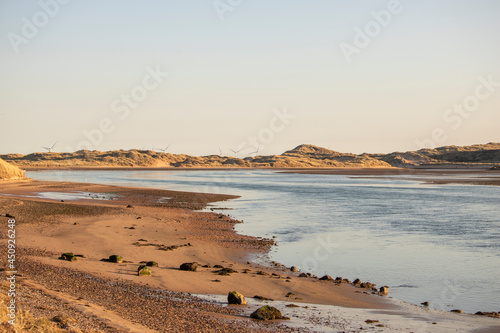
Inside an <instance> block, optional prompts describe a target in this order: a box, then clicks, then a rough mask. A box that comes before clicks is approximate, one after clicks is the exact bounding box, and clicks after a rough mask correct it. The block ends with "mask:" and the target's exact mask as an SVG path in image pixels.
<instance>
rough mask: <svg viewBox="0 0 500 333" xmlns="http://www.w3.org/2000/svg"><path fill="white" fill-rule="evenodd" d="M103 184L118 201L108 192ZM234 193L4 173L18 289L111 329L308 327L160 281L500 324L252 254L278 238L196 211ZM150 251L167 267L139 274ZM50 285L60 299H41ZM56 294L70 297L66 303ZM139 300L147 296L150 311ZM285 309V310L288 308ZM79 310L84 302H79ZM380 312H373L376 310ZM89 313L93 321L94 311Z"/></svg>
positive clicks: (4, 209)
mask: <svg viewBox="0 0 500 333" xmlns="http://www.w3.org/2000/svg"><path fill="white" fill-rule="evenodd" d="M134 170H136V169H135V168H134ZM74 191H81V192H84V193H89V199H86V200H64V201H61V200H51V199H43V198H39V197H36V194H37V193H40V192H49V193H50V192H74ZM102 194H107V195H111V197H112V198H113V199H112V200H105V196H103V195H102ZM232 198H236V196H231V195H214V194H203V193H189V192H176V191H166V190H155V189H142V188H129V187H118V186H106V185H96V184H86V183H85V184H80V183H68V182H41V181H31V180H24V181H17V182H15V181H11V182H3V183H2V189H1V190H0V215H2V216H5V214H7V213H8V214H10V215H12V216H15V218H16V221H17V228H18V230H17V233H18V234H19V236H18V242H19V245H18V247H19V251H20V255H21V257H20V259H19V260H20V266H19V273H20V274H22V281H21V282H20V283H21V286H22V288H21V290H22V291H21V292H20V298H19V299H20V302H21V304H22V306H23V309H25V310H30V311H31V312H32V313H33V314H35V315H41V316H48V315H49V314H52V313H53V312H61V311H62V312H64V311H70V312H71V313H72V314H73V316H75V317H78V316H80V317H82V322H85V323H86V324H85V325H87V326H88V327H94V328H102V326H103V325H104V326H105V327H106V325H107V327H108V328H109V330H108V328H106V331H110V332H113V330H115V329H116V328H122V329H123V328H126V329H129V330H130V331H132V332H135V331H137V332H139V331H144V332H148V331H163V330H168V329H169V328H170V329H175V328H176V327H183V328H185V330H186V331H203V330H206V331H216V330H219V331H224V332H225V331H236V332H238V331H241V332H243V331H245V332H246V331H255V332H259V331H269V330H271V331H276V332H288V331H301V328H300V327H301V326H300V325H298V327H299V328H294V329H292V328H287V327H284V326H283V327H282V326H279V325H281V324H286V322H278V323H273V324H271V326H269V325H270V324H262V323H258V322H254V321H250V320H249V319H248V311H249V310H250V309H252V308H255V306H256V305H255V302H257V303H259V302H263V301H252V304H253V305H249V306H248V307H243V308H242V307H235V308H232V307H229V308H220V307H214V306H213V305H207V304H206V303H204V302H201V301H200V300H197V299H196V298H192V297H190V296H188V295H185V294H182V295H185V296H182V295H180V294H172V295H171V296H162V297H164V299H163V300H162V299H158V298H157V297H158V296H154V295H156V293H157V292H158V290H167V291H168V292H174V293H175V292H189V293H192V294H210V295H211V294H215V295H227V293H228V292H229V291H232V290H237V291H238V292H240V293H242V294H243V295H245V296H246V297H248V298H251V297H253V296H257V295H258V296H260V297H262V298H264V299H272V300H275V301H283V302H293V303H295V304H296V305H297V306H299V308H300V307H305V308H303V311H306V310H307V311H312V312H311V313H312V315H311V316H313V317H314V316H317V315H319V314H315V312H314V311H315V310H314V307H312V308H311V305H314V304H323V305H325V306H326V305H328V306H331V305H333V306H341V307H342V311H343V313H344V316H345V317H344V319H343V320H344V322H345V324H343V325H344V326H341V327H348V326H346V325H348V324H349V325H352V327H356V329H357V328H359V327H360V325H364V326H366V327H368V326H369V325H367V324H366V323H364V321H365V319H367V318H364V317H361V318H358V317H359V316H360V314H362V316H370V317H374V318H375V317H377V316H379V317H380V320H381V321H384V323H385V326H387V327H391V325H392V327H399V326H398V325H403V326H402V327H406V326H405V325H408V324H407V323H406V321H407V320H406V319H404V317H400V315H401V314H402V313H407V315H410V314H411V315H412V316H415V318H418V319H415V323H414V324H413V325H421V324H422V323H426V325H432V322H435V321H439V324H440V325H445V326H442V327H448V328H456V329H459V328H460V327H471V328H474V329H480V328H481V329H482V328H489V327H493V326H495V328H494V329H498V328H499V327H500V322H498V321H497V320H496V319H494V318H485V317H482V316H472V315H463V316H461V315H458V314H450V313H445V312H442V311H441V312H439V311H437V310H427V309H425V311H421V310H419V309H417V308H412V307H407V306H406V305H401V304H399V303H397V302H394V301H391V299H390V298H388V297H387V296H382V297H381V296H379V295H378V293H377V292H376V291H374V290H372V289H370V288H358V287H354V286H352V285H351V284H349V283H347V282H346V281H342V282H343V283H336V282H335V276H333V279H334V280H327V279H325V280H324V281H320V280H319V279H318V278H314V277H299V274H300V273H301V272H292V271H291V270H290V268H289V267H284V266H282V265H280V264H279V263H269V262H268V263H267V264H263V265H258V264H255V263H252V260H253V259H254V258H256V257H262V258H265V257H266V255H267V253H268V251H269V249H270V248H271V247H272V246H274V245H273V241H272V239H262V238H256V237H250V236H246V235H240V234H237V233H236V232H235V231H234V225H235V223H238V222H239V221H236V220H233V219H231V218H230V217H229V216H227V215H223V214H216V213H210V212H203V211H200V210H199V209H200V208H203V207H205V206H206V205H207V204H215V205H217V206H223V205H224V203H223V202H224V201H225V200H230V199H232ZM2 219H5V217H1V218H0V220H2ZM2 252H3V251H2ZM63 252H74V253H75V254H78V255H80V254H81V255H82V256H83V257H79V258H78V260H77V261H75V262H69V261H64V260H59V259H58V257H59V256H60V254H61V253H63ZM114 254H117V255H120V256H123V258H124V262H123V263H119V264H113V263H109V262H103V261H101V259H103V258H108V257H109V256H110V255H114ZM3 257H5V256H3ZM3 257H2V261H3V260H4V258H3ZM142 261H155V262H157V263H158V265H159V267H152V268H151V270H152V276H150V277H141V276H137V267H138V266H139V264H140V263H141V262H142ZM186 262H197V263H198V268H197V270H196V272H189V271H182V270H179V266H180V265H181V264H182V263H186ZM216 265H220V267H218V266H216ZM221 267H223V268H225V269H226V271H225V272H224V274H222V273H220V272H221V270H222V268H221ZM333 273H335V272H332V274H333ZM54 274H56V275H54ZM89 277H90V278H91V280H89ZM352 278H353V277H352ZM71 281H72V283H71ZM90 281H92V283H89V282H90ZM337 282H338V281H337ZM110 283H111V284H116V288H109V285H110ZM136 288H145V289H144V292H145V293H144V295H149V294H151V295H153V296H151V297H153V298H151V299H148V296H140V297H139V298H137V299H136V297H137V296H134V290H136ZM148 288H149V289H148ZM101 289H102V290H104V289H105V290H106V293H107V294H106V295H108V294H109V295H112V297H116V298H120V299H122V303H123V305H121V304H120V306H118V305H113V304H115V303H114V302H109V300H108V298H107V297H109V296H106V297H105V295H101V294H100V293H99V294H95V291H97V290H101ZM148 290H149V291H148ZM44 295H45V296H44ZM48 295H49V296H50V297H52V298H53V299H54V301H52V303H51V304H49V305H47V304H45V305H43V306H40V302H43V301H42V300H44V299H46V297H47V296H48ZM389 295H390V291H389ZM44 297H45V298H44ZM50 297H49V298H50ZM155 297H156V298H155ZM57 300H64V302H66V304H69V305H68V306H63V305H62V304H60V301H57ZM45 302H46V301H45ZM162 302H166V303H162ZM176 302H177V303H176ZM183 302H188V303H189V304H191V305H190V307H189V310H188V312H186V310H183V309H185V305H183V304H185V303H183ZM200 302H201V303H200ZM264 302H265V301H264ZM267 302H270V303H269V304H272V302H271V301H267ZM49 303H50V302H49ZM134 304H135V305H134ZM139 304H143V305H145V304H148V305H147V307H146V308H144V309H142V308H140V307H139ZM186 304H187V303H186ZM197 304H198V305H197ZM263 304H266V303H263ZM193 305H194V306H193ZM277 306H278V305H277ZM68 307H69V308H70V309H71V310H68ZM282 307H283V311H284V312H285V315H286V311H287V310H288V308H287V307H285V306H284V305H282ZM44 308H52V309H53V310H52V311H47V310H43V309H44ZM82 308H84V309H85V311H86V312H81V310H80V309H82ZM308 308H311V309H310V310H308ZM103 309H104V310H105V311H103ZM147 309H150V310H151V312H148V311H149V310H147ZM363 309H365V310H363ZM291 310H292V309H290V310H288V311H291ZM373 310H376V311H375V312H373V313H372V312H369V311H373ZM370 313H372V314H370ZM377 314H378V315H377ZM89 316H93V317H92V318H94V317H95V320H94V319H93V320H94V321H92V320H91V321H89V320H88V319H85V318H87V317H89ZM84 319H85V320H84ZM361 319H362V320H361ZM179 325H180V326H179ZM277 325H278V326H277ZM331 325H334V323H332V324H331ZM446 325H448V326H446ZM332 327H334V326H332ZM415 327H417V326H415ZM338 328H340V326H339V327H337V329H338ZM118 331H119V330H118ZM433 331H438V330H433ZM494 331H495V330H491V332H494ZM484 332H487V331H484Z"/></svg>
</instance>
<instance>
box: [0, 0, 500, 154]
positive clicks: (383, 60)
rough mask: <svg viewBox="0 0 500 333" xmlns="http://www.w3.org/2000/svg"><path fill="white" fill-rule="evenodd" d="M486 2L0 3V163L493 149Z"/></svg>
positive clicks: (499, 104)
mask: <svg viewBox="0 0 500 333" xmlns="http://www.w3.org/2000/svg"><path fill="white" fill-rule="evenodd" d="M499 17H500V1H498V0H474V1H472V0H468V1H465V0H441V1H431V0H421V1H416V0H413V1H411V0H401V1H397V0H385V1H378V0H330V1H327V0H321V1H320V0H309V1H299V0H275V1H265V0H252V1H249V0H197V1H181V0H176V1H174V0H170V1H169V0H164V1H160V0H157V1H153V0H135V1H133V0H106V1H102V0H85V1H84V0H39V1H31V0H26V1H18V0H0V126H1V131H0V154H7V153H22V154H28V153H33V152H42V151H45V149H44V148H42V146H44V147H50V146H52V145H53V144H54V143H56V145H55V147H54V148H53V151H55V152H65V151H76V150H79V149H89V150H100V151H106V150H115V149H133V148H136V149H142V148H144V149H153V148H154V149H160V148H161V149H164V148H166V147H167V146H168V147H169V148H168V150H167V151H168V152H171V153H186V154H191V155H209V154H219V153H220V152H222V153H223V154H225V155H229V154H234V153H233V152H232V151H231V150H234V151H238V150H241V151H240V152H239V156H240V157H242V156H245V155H250V154H252V153H253V154H255V152H256V151H257V150H258V151H259V154H260V155H267V154H281V153H282V152H284V151H286V150H289V149H292V148H294V147H295V146H297V145H300V144H314V145H318V146H322V147H325V148H330V149H332V150H336V151H340V152H352V153H357V154H360V153H363V152H369V153H388V152H393V151H408V150H417V149H420V148H424V147H437V146H444V145H470V144H478V143H487V142H500V131H499V125H500V61H499V59H500V33H499V32H500V20H499V19H498V18H499Z"/></svg>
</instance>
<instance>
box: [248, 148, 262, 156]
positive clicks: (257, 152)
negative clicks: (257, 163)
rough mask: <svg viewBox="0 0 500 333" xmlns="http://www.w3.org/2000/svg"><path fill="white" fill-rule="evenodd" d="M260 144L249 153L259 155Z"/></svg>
mask: <svg viewBox="0 0 500 333" xmlns="http://www.w3.org/2000/svg"><path fill="white" fill-rule="evenodd" d="M259 150H260V145H258V146H257V150H256V151H253V152H251V153H250V154H255V157H257V156H259Z"/></svg>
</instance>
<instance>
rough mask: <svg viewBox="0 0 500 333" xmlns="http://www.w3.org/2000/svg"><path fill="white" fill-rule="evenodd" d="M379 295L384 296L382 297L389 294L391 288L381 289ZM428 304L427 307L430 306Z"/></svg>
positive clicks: (384, 287)
mask: <svg viewBox="0 0 500 333" xmlns="http://www.w3.org/2000/svg"><path fill="white" fill-rule="evenodd" d="M378 294H379V295H382V296H385V295H387V294H389V287H387V286H383V287H380V290H379V291H378ZM426 303H427V306H429V302H426Z"/></svg>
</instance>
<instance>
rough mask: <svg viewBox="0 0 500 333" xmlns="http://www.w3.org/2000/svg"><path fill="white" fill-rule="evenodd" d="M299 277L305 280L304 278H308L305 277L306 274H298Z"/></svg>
mask: <svg viewBox="0 0 500 333" xmlns="http://www.w3.org/2000/svg"><path fill="white" fill-rule="evenodd" d="M299 277H301V278H306V277H308V276H307V274H306V273H300V274H299Z"/></svg>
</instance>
